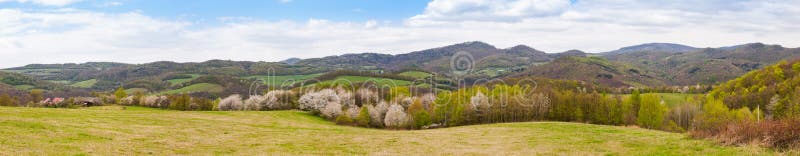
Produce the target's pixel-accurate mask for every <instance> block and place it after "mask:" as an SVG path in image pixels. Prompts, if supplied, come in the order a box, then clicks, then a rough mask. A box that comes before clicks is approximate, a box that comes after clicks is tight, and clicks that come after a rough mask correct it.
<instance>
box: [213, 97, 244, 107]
mask: <svg viewBox="0 0 800 156" xmlns="http://www.w3.org/2000/svg"><path fill="white" fill-rule="evenodd" d="M243 105H244V104H242V96H240V95H239V94H234V95H230V96H228V97H226V98H225V99H222V100H221V101H220V102H219V110H221V111H235V110H242V109H243V108H244V106H243Z"/></svg>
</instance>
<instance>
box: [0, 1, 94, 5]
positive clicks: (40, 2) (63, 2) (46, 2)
mask: <svg viewBox="0 0 800 156" xmlns="http://www.w3.org/2000/svg"><path fill="white" fill-rule="evenodd" d="M80 1H82V0H0V3H3V2H17V3H33V4H38V5H49V6H65V5H69V4H72V3H77V2H80Z"/></svg>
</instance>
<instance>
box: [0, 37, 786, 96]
mask: <svg viewBox="0 0 800 156" xmlns="http://www.w3.org/2000/svg"><path fill="white" fill-rule="evenodd" d="M465 56H466V57H465ZM454 57H462V58H465V59H469V60H470V63H471V64H470V65H471V66H469V67H470V70H469V71H471V72H470V73H469V74H467V75H463V76H462V77H464V78H468V79H480V78H488V79H491V78H509V77H514V78H520V77H547V78H555V79H569V80H580V81H583V82H586V83H589V84H596V85H603V86H610V87H630V86H632V87H644V86H678V85H680V86H688V85H696V84H705V85H713V84H718V83H720V82H725V81H727V80H731V79H734V78H736V77H739V76H741V75H743V74H745V73H747V72H749V71H752V70H757V69H761V68H763V67H764V66H765V65H769V64H774V63H777V62H778V61H780V60H782V59H787V58H796V57H800V49H798V48H784V47H782V46H780V45H766V44H761V43H751V44H743V45H736V46H729V47H722V48H695V47H690V46H685V45H679V44H669V43H649V44H642V45H635V46H630V47H624V48H620V49H619V50H615V51H611V52H604V53H585V52H583V51H580V50H569V51H565V52H561V53H545V52H543V51H540V50H537V49H534V48H532V47H529V46H526V45H518V46H513V47H509V48H497V47H495V46H493V45H490V44H487V43H484V42H478V41H474V42H465V43H459V44H454V45H448V46H443V47H438V48H431V49H426V50H420V51H414V52H409V53H404V54H398V55H388V54H378V53H361V54H345V55H339V56H328V57H321V58H310V59H290V60H287V61H282V62H251V61H230V60H210V61H205V62H189V63H177V62H169V61H160V62H152V63H145V64H124V63H113V62H90V63H83V64H32V65H27V66H23V67H16V68H9V69H3V71H6V72H12V73H21V74H24V75H26V76H28V77H32V78H34V79H36V80H43V81H45V82H50V83H54V84H56V85H67V86H73V87H76V88H86V89H93V90H100V91H107V90H110V89H114V88H116V87H119V86H126V87H135V88H149V89H157V90H158V89H165V88H174V87H183V86H182V85H192V84H195V83H191V81H188V80H192V79H195V78H197V77H199V76H209V75H213V76H218V77H217V78H207V79H204V80H209V79H215V80H220V79H227V80H234V81H235V80H236V79H248V78H252V77H258V76H262V77H263V76H264V75H279V76H282V75H313V74H322V73H326V72H330V71H337V70H355V71H370V72H381V73H383V72H385V73H393V72H398V71H407V70H417V71H424V72H427V73H436V74H438V75H441V77H447V76H448V75H449V74H451V70H452V68H451V67H450V66H451V63H452V59H453V58H454ZM560 58H561V59H560ZM220 77H224V78H220ZM300 77H303V76H300ZM304 78H308V77H304ZM312 78H313V77H312ZM182 82H190V83H187V84H184V83H182ZM167 83H168V84H167ZM176 83H177V84H176ZM198 83H200V82H198ZM202 83H206V82H205V81H204V82H202ZM226 83H227V82H226ZM165 84H166V85H165ZM9 85H11V86H16V87H22V88H30V86H25V85H24V84H9ZM176 85H177V86H176ZM32 86H37V85H32ZM158 86H165V87H161V88H159V87H158ZM35 88H45V87H35Z"/></svg>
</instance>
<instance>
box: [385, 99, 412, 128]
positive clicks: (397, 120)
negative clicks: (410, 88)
mask: <svg viewBox="0 0 800 156" xmlns="http://www.w3.org/2000/svg"><path fill="white" fill-rule="evenodd" d="M383 123H384V125H386V127H390V128H405V127H406V126H407V124H408V116H407V115H406V113H405V111H404V110H403V106H400V105H398V104H392V105H391V106H389V110H388V111H387V112H386V118H385V119H384V120H383Z"/></svg>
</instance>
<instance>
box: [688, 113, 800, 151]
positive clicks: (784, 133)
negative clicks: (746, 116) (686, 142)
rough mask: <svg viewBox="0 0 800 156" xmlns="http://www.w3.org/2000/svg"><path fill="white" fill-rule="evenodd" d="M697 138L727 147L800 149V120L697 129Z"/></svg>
mask: <svg viewBox="0 0 800 156" xmlns="http://www.w3.org/2000/svg"><path fill="white" fill-rule="evenodd" d="M689 134H690V135H691V136H692V137H695V138H710V139H714V140H716V141H718V142H720V143H722V144H725V145H745V144H758V145H762V146H766V147H771V148H778V149H798V148H800V119H781V120H768V121H763V122H741V123H732V124H728V125H726V126H724V128H722V130H719V131H717V130H715V129H703V130H701V129H695V130H693V131H692V132H690V133H689Z"/></svg>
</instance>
